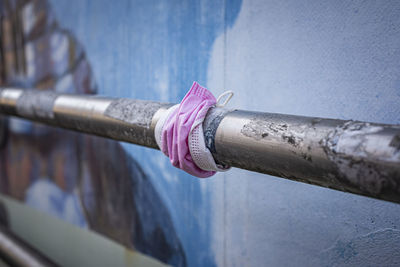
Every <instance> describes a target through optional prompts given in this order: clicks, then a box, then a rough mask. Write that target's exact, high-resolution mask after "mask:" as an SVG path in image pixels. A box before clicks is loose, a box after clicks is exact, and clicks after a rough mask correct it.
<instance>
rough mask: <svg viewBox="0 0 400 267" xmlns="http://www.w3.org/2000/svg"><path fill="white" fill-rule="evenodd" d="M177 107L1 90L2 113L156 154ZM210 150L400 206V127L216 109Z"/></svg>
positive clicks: (210, 121) (249, 166) (208, 123)
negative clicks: (160, 128)
mask: <svg viewBox="0 0 400 267" xmlns="http://www.w3.org/2000/svg"><path fill="white" fill-rule="evenodd" d="M169 106H171V104H163V103H158V102H153V101H142V100H134V99H113V98H104V97H98V96H87V95H84V96H79V95H61V94H57V93H54V92H51V91H38V90H21V89H3V90H1V92H0V113H3V114H8V115H14V116H18V117H22V118H26V119H30V120H33V121H38V122H42V123H46V124H50V125H54V126H59V127H63V128H67V129H71V130H76V131H80V132H85V133H89V134H95V135H99V136H103V137H107V138H112V139H115V140H119V141H125V142H130V143H134V144H138V145H142V146H147V147H151V148H156V149H158V147H157V144H156V142H155V139H154V127H155V124H156V122H157V120H158V118H159V117H160V115H161V114H162V113H163V112H165V111H166V109H167V108H168V107H169ZM204 135H205V138H206V145H207V147H208V148H209V149H210V151H211V152H212V154H213V156H214V158H215V159H216V160H217V161H218V162H220V163H224V164H229V165H231V166H233V167H238V168H242V169H246V170H250V171H256V172H260V173H266V174H271V175H275V176H279V177H283V178H286V179H290V180H295V181H300V182H305V183H310V184H315V185H319V186H323V187H328V188H333V189H337V190H341V191H345V192H351V193H355V194H360V195H365V196H369V197H373V198H378V199H383V200H388V201H392V202H396V203H400V126H399V125H387V124H377V123H368V122H357V121H344V120H334V119H322V118H311V117H302V116H293V115H283V114H271V113H260V112H249V111H241V110H226V109H221V108H213V109H211V110H210V111H209V112H208V114H207V117H206V120H205V122H204Z"/></svg>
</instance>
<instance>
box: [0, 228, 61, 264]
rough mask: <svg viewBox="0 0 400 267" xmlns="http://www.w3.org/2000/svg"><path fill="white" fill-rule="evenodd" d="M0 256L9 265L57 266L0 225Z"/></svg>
mask: <svg viewBox="0 0 400 267" xmlns="http://www.w3.org/2000/svg"><path fill="white" fill-rule="evenodd" d="M0 257H1V258H2V259H4V260H5V261H6V262H7V263H9V264H10V265H11V266H30V267H33V266H35V267H42V266H43V267H44V266H57V265H56V264H55V263H53V262H51V261H50V260H49V259H48V258H47V257H45V256H44V255H42V254H41V253H39V252H38V251H37V250H35V249H34V248H32V247H31V246H29V245H28V244H27V243H25V242H24V241H22V240H21V239H20V238H18V237H17V236H15V235H14V234H13V233H11V232H10V231H9V230H8V229H6V228H4V227H0Z"/></svg>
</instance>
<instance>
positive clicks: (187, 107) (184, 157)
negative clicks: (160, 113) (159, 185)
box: [156, 82, 226, 178]
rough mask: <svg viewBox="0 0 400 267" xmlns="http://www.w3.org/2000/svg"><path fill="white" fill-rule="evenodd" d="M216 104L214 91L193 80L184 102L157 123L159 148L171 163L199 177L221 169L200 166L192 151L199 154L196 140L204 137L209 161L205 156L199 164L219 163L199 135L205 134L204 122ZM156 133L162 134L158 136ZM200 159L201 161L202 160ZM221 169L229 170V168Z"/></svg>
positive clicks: (174, 107)
mask: <svg viewBox="0 0 400 267" xmlns="http://www.w3.org/2000/svg"><path fill="white" fill-rule="evenodd" d="M215 104H216V99H215V97H214V96H213V95H212V93H211V92H209V91H208V90H207V89H206V88H204V87H201V86H200V85H199V84H198V83H197V82H194V83H193V85H192V87H191V88H190V90H189V92H188V93H187V94H186V96H185V97H184V98H183V100H182V102H181V103H180V104H179V105H175V106H173V107H172V108H170V109H169V110H168V112H169V113H168V114H166V116H165V117H164V118H163V119H160V121H159V123H157V126H156V139H159V140H158V143H159V146H160V149H161V151H162V152H163V153H164V154H165V155H166V156H168V157H169V158H170V161H171V163H172V165H173V166H175V167H177V168H179V169H182V170H184V171H186V172H187V173H189V174H191V175H194V176H197V177H200V178H206V177H210V176H212V175H214V174H215V170H219V168H218V167H211V168H207V167H205V168H204V167H203V168H199V166H198V165H196V163H195V160H193V157H192V155H191V152H192V154H194V156H196V148H197V147H198V144H197V143H198V140H199V139H201V140H200V141H201V142H202V144H201V146H200V147H204V148H203V150H205V152H206V153H208V154H207V156H206V157H205V159H206V160H204V157H203V161H201V160H200V163H201V162H205V164H203V165H206V166H209V165H210V164H211V165H213V166H216V165H215V162H214V160H213V158H212V155H211V153H210V152H209V151H208V149H207V148H206V147H205V144H204V137H203V136H200V137H201V138H198V137H199V135H200V134H201V135H203V128H202V122H203V120H204V118H205V116H206V114H207V111H208V110H209V109H210V107H212V106H214V105H215ZM157 135H160V136H159V137H157ZM188 141H190V143H188ZM193 142H195V144H193ZM190 150H192V151H190ZM193 150H195V151H193ZM203 154H204V153H203ZM199 158H201V157H196V159H199ZM209 158H211V159H210V160H208V162H210V161H212V162H211V163H207V159H209ZM197 162H198V163H199V160H197ZM200 165H202V164H200ZM221 170H226V168H225V169H221Z"/></svg>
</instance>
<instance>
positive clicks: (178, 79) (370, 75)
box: [52, 0, 400, 266]
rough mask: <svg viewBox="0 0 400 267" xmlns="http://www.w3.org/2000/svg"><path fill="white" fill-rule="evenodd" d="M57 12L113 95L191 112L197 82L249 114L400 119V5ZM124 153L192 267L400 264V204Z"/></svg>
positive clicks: (103, 5) (90, 7) (125, 6)
mask: <svg viewBox="0 0 400 267" xmlns="http://www.w3.org/2000/svg"><path fill="white" fill-rule="evenodd" d="M52 4H53V8H54V10H55V12H56V15H57V18H58V20H59V21H60V23H61V24H62V26H63V27H65V28H67V29H69V30H71V31H72V32H73V33H74V34H75V36H76V37H77V38H78V40H79V41H80V42H81V43H82V44H83V46H84V47H85V51H86V54H87V56H88V60H89V62H90V63H91V65H92V68H93V72H94V75H95V78H96V81H97V83H98V87H99V92H100V93H101V94H104V95H109V96H116V97H133V98H140V99H152V100H160V101H171V102H177V101H179V100H180V99H181V98H182V97H183V95H184V94H185V92H186V90H187V89H188V88H189V87H190V85H191V83H192V81H193V80H197V81H199V82H200V83H201V84H203V85H207V86H208V87H209V88H210V89H211V90H212V91H213V92H214V93H215V94H218V93H220V92H222V91H223V89H224V88H226V89H230V90H234V91H235V92H236V96H235V98H234V99H233V100H232V104H231V106H234V107H237V108H241V109H249V110H262V111H269V112H280V113H288V114H301V115H309V116H321V117H332V118H342V119H357V120H368V121H376V122H385V123H400V117H399V114H400V113H399V112H400V83H399V81H400V79H399V75H400V47H399V45H398V44H399V40H400V2H397V1H385V2H379V1H352V2H347V1H331V2H329V3H322V2H320V1H309V2H307V3H303V2H301V1H244V2H243V3H240V2H237V1H234V2H232V1H228V2H227V3H226V4H223V2H219V3H216V2H215V1H203V2H198V1H185V2H184V1H168V2H166V1H134V2H132V1H90V0H85V1H75V2H73V3H71V1H64V0H63V1H59V0H58V1H52ZM124 147H125V149H126V150H127V151H128V152H129V153H130V154H131V155H132V156H133V157H134V158H135V159H137V160H138V161H139V162H140V163H141V165H142V166H143V167H144V169H145V171H146V172H147V173H148V174H149V175H150V177H151V179H152V182H153V183H154V184H155V185H156V188H157V190H158V191H159V193H160V194H161V195H162V197H163V199H164V201H165V203H166V205H167V207H168V208H169V210H170V212H171V215H172V218H173V221H174V225H175V228H176V230H177V232H178V236H179V238H180V239H181V241H182V245H183V247H184V250H185V253H186V255H187V260H188V263H189V265H190V266H205V265H208V266H210V265H214V264H217V265H225V266H234V265H238V266H241V265H246V264H247V265H248V266H260V265H268V266H320V265H327V266H333V265H346V264H347V265H369V264H370V263H377V264H379V263H380V262H382V263H383V265H395V264H398V263H399V262H400V255H399V254H398V253H396V251H400V243H399V242H398V241H399V230H398V228H399V227H400V206H399V205H396V204H392V203H386V202H382V201H377V200H373V199H368V198H364V197H360V196H354V195H350V194H345V193H341V192H336V191H332V190H328V189H324V188H318V187H314V186H310V185H305V184H300V183H295V182H290V181H285V180H282V179H277V178H273V177H269V176H266V175H261V174H256V173H250V172H247V171H243V170H232V171H230V172H228V173H226V174H218V175H216V176H215V177H214V178H211V179H208V180H199V179H196V178H193V177H190V176H188V175H186V174H184V173H183V172H181V171H179V170H176V169H174V168H173V167H171V166H169V163H168V160H167V159H166V158H164V156H163V155H161V153H159V152H157V151H153V150H149V149H145V148H140V147H137V146H133V145H124ZM382 244H390V246H383V245H382Z"/></svg>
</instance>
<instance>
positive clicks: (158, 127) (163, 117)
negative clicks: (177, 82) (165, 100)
mask: <svg viewBox="0 0 400 267" xmlns="http://www.w3.org/2000/svg"><path fill="white" fill-rule="evenodd" d="M178 107H179V104H176V105H173V106H172V107H170V108H169V109H167V110H166V111H165V112H164V113H163V114H162V115H161V116H160V118H159V119H158V121H157V123H156V127H155V128H154V137H155V138H156V143H157V145H158V147H159V148H160V150H161V136H162V130H163V127H164V124H165V121H166V120H167V118H168V117H169V115H170V114H171V113H172V112H174V110H176V109H177V108H178Z"/></svg>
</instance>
